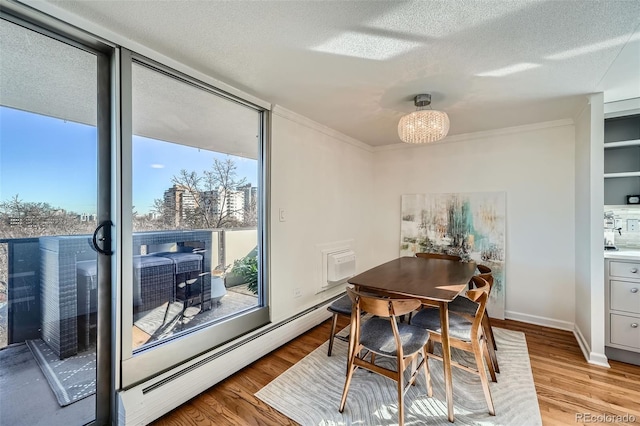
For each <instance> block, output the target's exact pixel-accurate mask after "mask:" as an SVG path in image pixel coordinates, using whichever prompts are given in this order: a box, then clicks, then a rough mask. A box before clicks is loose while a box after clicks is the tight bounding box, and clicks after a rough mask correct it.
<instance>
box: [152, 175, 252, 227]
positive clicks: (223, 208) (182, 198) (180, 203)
mask: <svg viewBox="0 0 640 426" xmlns="http://www.w3.org/2000/svg"><path fill="white" fill-rule="evenodd" d="M257 193H258V188H256V187H252V186H251V185H250V184H248V185H245V186H242V187H239V188H237V189H235V190H230V191H225V190H224V188H222V187H220V188H218V189H214V190H210V191H204V192H200V193H198V194H196V195H195V196H194V195H193V194H191V193H189V192H188V191H187V190H186V188H185V187H182V186H180V185H174V186H173V187H171V188H169V189H167V190H166V191H165V192H164V208H165V211H166V212H167V214H169V215H171V221H172V224H173V225H175V226H179V225H181V224H183V222H184V220H185V218H186V215H187V212H189V211H193V210H195V208H196V207H197V206H198V205H199V206H200V208H202V209H204V210H205V212H206V214H207V215H209V216H213V217H228V218H232V219H235V220H237V221H238V222H243V221H245V220H247V217H248V215H247V212H249V211H250V209H251V208H252V206H255V204H256V197H257ZM196 197H197V198H196ZM254 208H255V207H254Z"/></svg>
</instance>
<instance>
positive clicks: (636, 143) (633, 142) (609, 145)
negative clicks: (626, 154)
mask: <svg viewBox="0 0 640 426" xmlns="http://www.w3.org/2000/svg"><path fill="white" fill-rule="evenodd" d="M625 146H640V139H632V140H628V141H619V142H607V143H605V144H604V149H608V148H621V147H625Z"/></svg>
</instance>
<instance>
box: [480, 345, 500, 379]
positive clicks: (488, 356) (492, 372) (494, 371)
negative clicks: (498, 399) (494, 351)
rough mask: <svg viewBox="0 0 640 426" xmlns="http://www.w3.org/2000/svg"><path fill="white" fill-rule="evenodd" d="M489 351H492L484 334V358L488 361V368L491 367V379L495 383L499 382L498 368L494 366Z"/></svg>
mask: <svg viewBox="0 0 640 426" xmlns="http://www.w3.org/2000/svg"><path fill="white" fill-rule="evenodd" d="M489 352H490V348H489V344H488V343H487V339H485V338H484V336H483V337H482V353H483V356H484V360H485V362H486V363H487V368H488V369H489V375H490V376H491V381H492V382H494V383H497V382H498V379H497V378H496V370H495V369H494V368H493V361H492V360H491V355H489Z"/></svg>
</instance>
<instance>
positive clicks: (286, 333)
mask: <svg viewBox="0 0 640 426" xmlns="http://www.w3.org/2000/svg"><path fill="white" fill-rule="evenodd" d="M330 316H331V314H330V313H329V311H327V310H326V309H323V304H321V305H318V306H316V307H315V309H311V310H310V312H308V313H306V314H304V315H302V316H298V317H296V318H295V319H293V320H290V321H283V322H282V323H280V324H278V325H277V327H274V326H273V325H271V326H270V327H272V329H271V330H270V331H269V332H268V333H265V334H262V335H260V336H259V337H256V338H254V339H250V340H248V341H247V342H246V343H245V344H243V345H241V346H240V347H237V348H235V349H233V350H231V351H228V352H226V353H224V354H223V355H221V356H219V357H216V358H214V359H212V360H211V361H209V362H206V363H204V364H201V365H199V366H198V367H197V368H194V369H189V371H188V372H187V373H184V374H178V373H180V370H181V368H176V369H175V370H174V371H172V372H169V374H171V375H173V376H174V378H172V380H170V381H166V383H162V382H163V381H164V380H165V379H166V378H165V377H162V376H160V377H158V378H156V379H154V380H150V381H149V382H146V383H143V384H140V385H138V386H134V387H132V388H130V389H127V390H126V391H120V392H118V394H117V399H118V402H117V404H118V418H117V424H118V425H146V424H148V423H150V422H151V421H153V420H155V419H157V418H159V417H160V416H162V415H164V414H166V413H167V412H169V411H171V410H173V409H174V408H176V407H178V406H180V405H181V404H183V403H185V402H187V401H188V400H189V399H191V398H193V397H195V396H196V395H198V394H200V393H202V392H204V391H205V390H207V389H209V388H210V387H212V386H214V385H215V384H217V383H219V382H220V381H222V380H224V379H226V378H227V377H229V376H231V375H232V374H233V373H235V372H237V371H239V370H241V369H242V368H243V367H245V366H247V365H249V364H251V363H252V362H254V361H256V360H258V359H260V358H261V357H263V356H264V355H266V354H268V353H269V352H271V351H273V350H274V349H277V348H278V347H280V346H282V345H283V344H285V343H287V342H288V341H290V340H291V339H293V338H295V337H296V336H298V335H300V334H302V333H304V332H306V331H307V330H309V329H311V328H313V327H315V326H316V325H318V324H320V323H321V322H322V321H325V320H326V319H327V318H329V317H330ZM205 357H207V355H204V356H203V358H205ZM182 368H183V369H184V368H188V366H183V367H182ZM145 390H146V392H144V391H145Z"/></svg>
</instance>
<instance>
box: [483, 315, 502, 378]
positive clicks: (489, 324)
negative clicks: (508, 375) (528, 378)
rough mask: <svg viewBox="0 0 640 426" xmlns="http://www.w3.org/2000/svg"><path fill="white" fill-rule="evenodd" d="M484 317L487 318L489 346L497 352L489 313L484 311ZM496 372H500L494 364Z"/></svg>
mask: <svg viewBox="0 0 640 426" xmlns="http://www.w3.org/2000/svg"><path fill="white" fill-rule="evenodd" d="M484 316H485V317H486V318H487V324H488V328H489V334H490V336H489V338H490V339H491V345H492V346H493V350H494V351H497V350H498V346H496V339H495V338H494V337H493V328H491V319H490V318H491V317H490V316H489V312H487V310H486V309H485V311H484ZM496 372H497V373H499V372H500V370H499V369H498V365H497V364H496Z"/></svg>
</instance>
